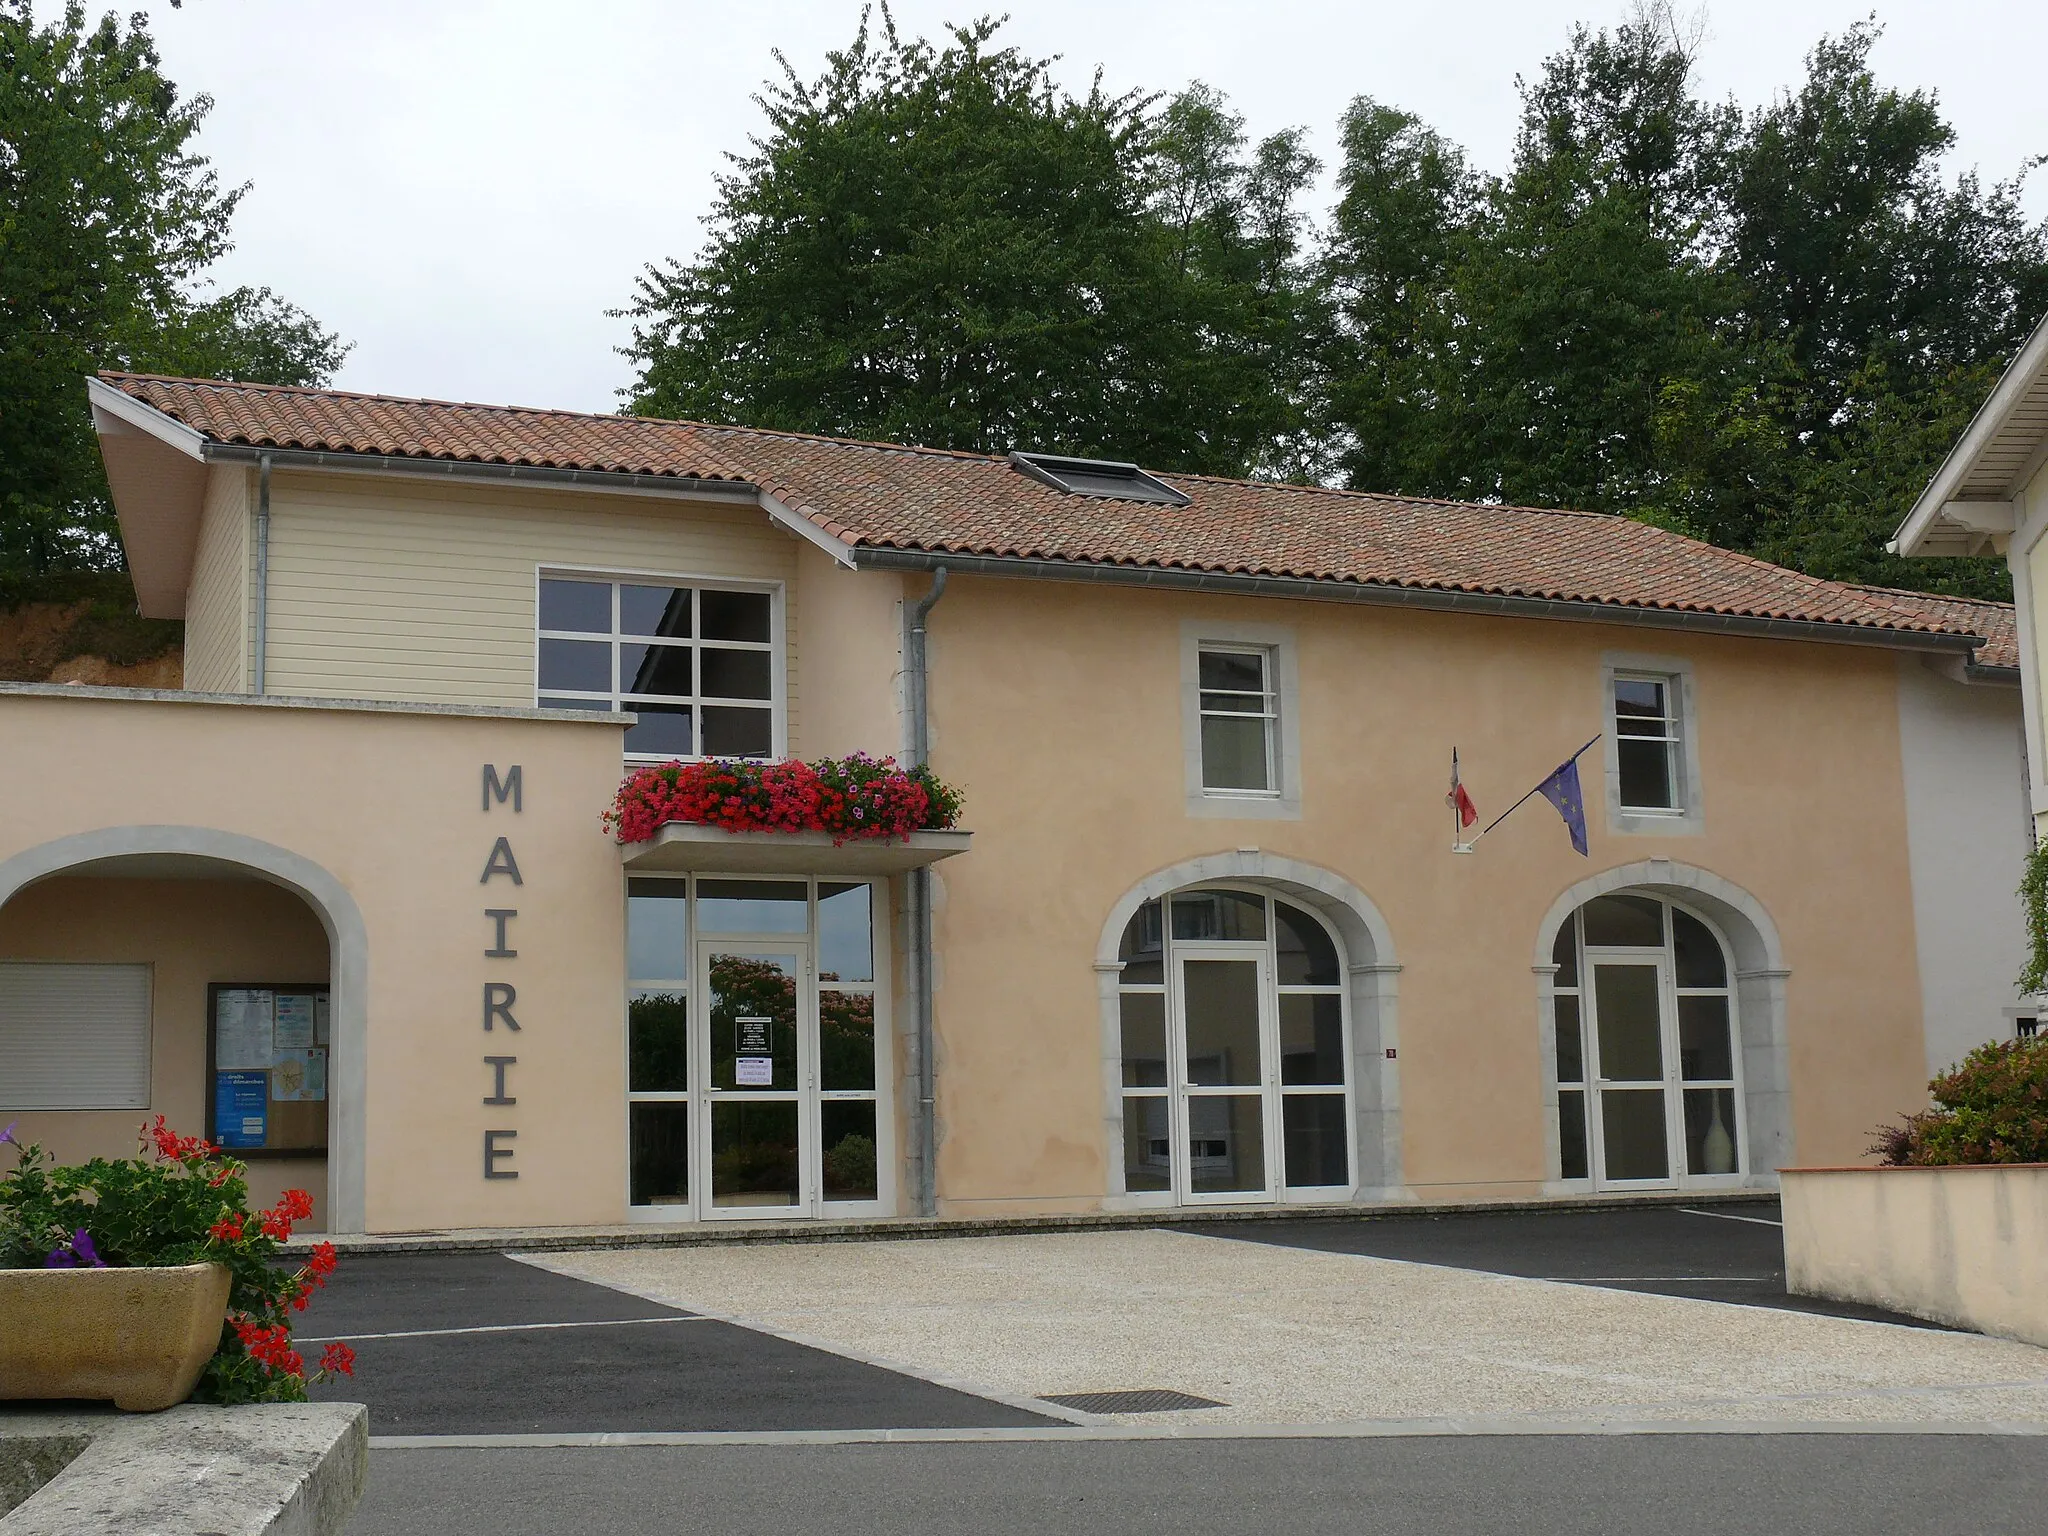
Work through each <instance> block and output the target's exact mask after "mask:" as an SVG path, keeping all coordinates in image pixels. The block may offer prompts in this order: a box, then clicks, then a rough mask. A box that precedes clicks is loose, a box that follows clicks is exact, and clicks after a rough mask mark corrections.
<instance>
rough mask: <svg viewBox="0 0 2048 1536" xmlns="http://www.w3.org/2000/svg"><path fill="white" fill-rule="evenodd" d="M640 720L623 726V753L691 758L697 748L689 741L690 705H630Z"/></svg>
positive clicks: (629, 707)
mask: <svg viewBox="0 0 2048 1536" xmlns="http://www.w3.org/2000/svg"><path fill="white" fill-rule="evenodd" d="M627 708H628V709H630V710H631V711H632V712H633V713H634V714H636V715H638V716H639V717H640V718H639V720H637V721H636V722H635V723H634V724H632V725H629V726H627V727H626V750H627V751H628V752H644V753H647V754H649V755H651V756H656V757H692V756H694V755H695V754H696V751H697V746H696V743H695V742H694V741H692V740H691V733H690V706H689V705H687V704H631V705H628V706H627Z"/></svg>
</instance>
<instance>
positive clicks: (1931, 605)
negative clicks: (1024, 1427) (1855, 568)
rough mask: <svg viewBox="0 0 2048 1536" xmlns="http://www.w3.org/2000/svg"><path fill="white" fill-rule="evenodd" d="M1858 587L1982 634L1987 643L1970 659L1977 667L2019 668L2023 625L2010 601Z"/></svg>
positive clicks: (1949, 626)
mask: <svg viewBox="0 0 2048 1536" xmlns="http://www.w3.org/2000/svg"><path fill="white" fill-rule="evenodd" d="M1855 590H1856V591H1858V592H1862V593H1866V594H1868V595H1869V596H1871V597H1873V598H1875V599H1877V600H1879V601H1881V602H1887V603H1892V604H1895V605H1897V606H1898V607H1901V608H1903V609H1905V610H1907V611H1908V612H1912V613H1918V614H1923V615H1925V616H1927V617H1928V618H1929V619H1931V620H1933V621H1934V622H1935V623H1936V624H1938V625H1940V626H1941V627H1942V628H1944V629H1952V630H1961V631H1963V632H1964V633H1966V634H1972V635H1981V636H1982V637H1983V639H1984V644H1983V645H1981V646H1980V647H1978V649H1977V652H1976V654H1975V655H1973V656H1972V657H1971V658H1970V660H1971V661H1972V662H1973V663H1974V664H1975V665H1977V666H1980V667H2003V668H2006V669H2007V670H2009V671H2014V672H2017V671H2018V670H2019V665H2020V625H2019V618H2018V616H2017V615H2016V614H2015V613H2014V611H2013V606H2012V604H2011V603H1994V602H1991V601H1989V600H1988V599H1986V598H1981V597H1944V596H1941V595H1939V594H1937V593H1933V592H1907V591H1904V590H1902V589H1901V588H1898V587H1865V586H1857V587H1856V588H1855Z"/></svg>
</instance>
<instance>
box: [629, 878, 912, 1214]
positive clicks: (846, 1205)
mask: <svg viewBox="0 0 2048 1536" xmlns="http://www.w3.org/2000/svg"><path fill="white" fill-rule="evenodd" d="M633 878H634V879H635V880H642V879H645V880H662V881H672V882H674V883H676V884H677V885H679V886H680V887H681V888H682V890H683V891H684V893H685V894H684V903H683V914H684V915H683V952H684V963H685V965H686V967H687V970H688V973H689V974H687V975H685V976H661V977H647V976H637V977H636V976H632V975H628V977H627V979H626V996H625V1000H624V1003H623V1004H622V1007H621V1010H620V1012H621V1016H622V1020H623V1027H622V1029H621V1032H620V1053H621V1074H622V1080H623V1081H624V1083H625V1085H626V1120H625V1126H624V1135H625V1138H626V1147H625V1152H626V1157H625V1181H624V1183H623V1185H622V1186H621V1188H620V1199H621V1201H622V1202H623V1203H624V1206H625V1210H626V1219H627V1220H628V1221H629V1222H633V1223H636V1224H638V1223H675V1222H733V1221H741V1222H743V1221H747V1220H755V1219H759V1220H774V1219H779V1220H787V1221H809V1220H844V1219H856V1218H867V1217H887V1216H893V1215H895V1214H896V1190H897V1184H898V1182H899V1176H900V1171H899V1169H898V1167H897V1153H896V1108H895V1085H896V1076H895V1075H896V1071H897V1063H896V1037H895V1033H894V1031H893V1030H892V1029H891V1028H890V1020H891V1019H892V1018H893V1017H894V1014H893V1013H892V1012H891V1009H892V1007H893V1002H892V998H891V993H890V976H891V974H892V972H891V969H890V968H891V966H892V964H893V958H892V954H891V948H890V938H891V931H890V923H891V921H892V907H891V903H890V883H889V881H888V880H886V879H882V878H871V877H865V876H858V875H849V876H844V877H841V876H836V875H776V874H762V873H761V872H759V871H754V872H752V873H748V872H744V871H734V872H727V873H720V872H719V871H716V870H704V871H700V872H697V873H692V874H683V873H674V874H647V875H635V876H634V877H633ZM706 880H746V881H755V880H765V881H770V882H789V883H802V884H804V885H806V886H807V887H808V892H807V898H806V918H805V927H804V931H803V932H802V933H800V934H793V933H762V934H743V933H717V934H705V933H702V932H700V931H699V929H698V926H697V901H698V894H697V893H698V886H699V884H700V883H701V882H703V881H706ZM820 885H865V886H867V887H868V902H869V907H868V942H869V943H870V944H871V945H872V946H873V967H872V968H873V970H874V979H873V980H872V981H840V980H837V979H834V980H831V981H829V982H828V981H824V980H822V979H821V978H820V975H819V964H818V887H819V886H820ZM620 894H621V901H622V902H624V901H630V900H631V887H630V885H627V886H624V887H623V888H622V890H621V893H620ZM621 917H622V918H623V917H625V912H624V909H623V908H622V909H621ZM713 940H715V941H716V942H717V943H719V944H720V945H731V946H735V947H741V948H744V947H747V946H750V945H751V946H753V947H755V948H759V949H765V950H777V949H781V950H794V951H796V952H798V953H799V954H800V955H801V956H803V960H802V975H801V977H800V979H799V982H798V987H799V998H798V1016H799V1018H800V1019H801V1020H802V1021H803V1022H802V1023H800V1024H799V1028H800V1029H801V1030H802V1031H803V1038H804V1040H805V1041H807V1042H808V1044H805V1045H803V1046H802V1047H800V1051H799V1062H800V1065H799V1068H798V1071H799V1074H800V1075H799V1086H798V1088H797V1089H795V1090H793V1091H792V1092H791V1094H790V1095H789V1096H790V1097H791V1098H792V1099H793V1100H795V1102H796V1103H797V1104H798V1105H799V1109H798V1115H799V1124H800V1125H804V1126H808V1127H810V1129H811V1130H812V1131H813V1132H814V1133H815V1131H816V1129H817V1127H818V1126H819V1125H820V1124H822V1107H823V1106H824V1105H826V1104H829V1103H832V1102H835V1101H872V1102H873V1104H874V1106H875V1198H874V1199H873V1200H827V1199H826V1198H825V1197H824V1186H823V1176H822V1168H821V1159H822V1157H823V1154H824V1148H823V1147H822V1146H821V1145H819V1138H818V1137H817V1136H816V1135H815V1134H813V1135H812V1136H811V1137H810V1146H809V1151H808V1155H807V1156H806V1157H805V1158H804V1160H803V1164H802V1168H801V1178H802V1180H803V1185H804V1199H803V1201H802V1202H800V1204H799V1206H798V1207H794V1208H793V1207H787V1206H771V1207H765V1208H761V1209H759V1210H756V1211H754V1212H753V1213H752V1214H751V1215H750V1208H748V1207H745V1206H717V1205H713V1204H712V1202H711V1199H710V1186H709V1183H708V1180H709V1177H710V1158H709V1156H708V1153H709V1149H710V1145H711V1128H710V1127H711V1120H710V1117H711V1105H712V1100H713V1094H712V1092H711V1091H710V1081H711V1052H710V1046H709V1043H708V1041H709V1037H708V1035H707V1034H706V1033H705V1031H706V1027H707V1026H706V1022H705V1019H704V1018H703V1017H702V1016H700V1014H699V1011H698V1010H699V1009H700V1008H702V1007H703V1006H704V1004H705V1000H706V999H707V998H708V997H709V996H710V987H709V982H708V978H707V977H706V976H705V975H704V974H703V966H702V965H701V964H700V963H699V962H700V960H701V959H702V953H701V951H702V949H703V946H704V945H705V944H706V943H708V942H711V941H713ZM626 969H627V971H628V972H630V971H631V970H632V962H631V957H630V955H628V957H627V964H626ZM655 988H658V989H660V990H663V991H667V992H672V993H676V994H678V995H680V996H682V997H683V998H684V999H685V1005H686V1007H687V1008H688V1009H689V1019H690V1024H689V1081H690V1084H691V1086H690V1087H688V1088H677V1089H635V1088H634V1087H633V1076H632V1073H633V1018H632V999H633V995H634V993H635V992H636V991H640V990H645V989H655ZM821 991H830V992H853V993H862V994H865V995H866V996H869V997H871V998H873V999H874V1015H875V1086H874V1088H873V1089H872V1090H869V1089H864V1088H860V1089H853V1088H825V1087H822V1086H821V1085H820V1084H819V1083H818V1081H817V1072H818V1064H817V1061H816V1052H815V1045H816V1042H817V1038H818V1029H819V1020H818V1018H817V998H818V993H819V992H821ZM664 1103H666V1104H682V1105H685V1106H687V1108H688V1111H689V1128H688V1132H687V1134H688V1136H689V1186H690V1193H689V1199H687V1200H684V1201H678V1202H677V1203H675V1204H673V1205H635V1204H634V1203H633V1152H632V1136H633V1129H632V1113H633V1111H632V1106H633V1105H635V1104H664Z"/></svg>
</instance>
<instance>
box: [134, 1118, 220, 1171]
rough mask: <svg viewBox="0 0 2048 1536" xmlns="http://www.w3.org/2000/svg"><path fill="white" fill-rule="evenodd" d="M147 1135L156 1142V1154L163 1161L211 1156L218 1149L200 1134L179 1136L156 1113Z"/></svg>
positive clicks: (184, 1160) (180, 1161)
mask: <svg viewBox="0 0 2048 1536" xmlns="http://www.w3.org/2000/svg"><path fill="white" fill-rule="evenodd" d="M149 1136H150V1139H151V1140H152V1141H154V1142H155V1143H156V1155H157V1156H158V1157H160V1158H162V1159H163V1160H164V1161H165V1162H172V1163H182V1162H186V1161H188V1160H190V1159H192V1158H195V1157H212V1156H213V1155H214V1154H215V1153H216V1152H218V1151H220V1148H219V1147H216V1146H215V1145H214V1144H213V1143H212V1142H210V1141H208V1140H206V1139H205V1138H204V1137H200V1136H180V1135H179V1134H178V1133H177V1132H176V1131H174V1130H172V1129H171V1128H170V1127H169V1126H168V1125H167V1124H165V1122H164V1117H163V1116H162V1115H158V1116H157V1117H156V1124H155V1125H153V1126H151V1127H150V1128H149Z"/></svg>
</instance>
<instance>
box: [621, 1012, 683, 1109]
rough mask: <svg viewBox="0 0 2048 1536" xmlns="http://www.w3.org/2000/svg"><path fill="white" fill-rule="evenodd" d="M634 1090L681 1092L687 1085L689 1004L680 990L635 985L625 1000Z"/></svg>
mask: <svg viewBox="0 0 2048 1536" xmlns="http://www.w3.org/2000/svg"><path fill="white" fill-rule="evenodd" d="M626 1015H627V1020H628V1023H629V1032H628V1039H629V1041H630V1049H629V1052H628V1055H629V1058H630V1066H631V1070H630V1072H629V1073H628V1075H627V1086H628V1087H630V1088H631V1089H632V1090H633V1092H635V1093H681V1092H683V1091H684V1090H685V1089H687V1088H688V1087H689V1086H690V1003H689V998H688V996H687V995H686V994H684V993H682V992H668V991H658V990H655V989H651V988H644V987H643V988H636V989H635V990H634V994H633V996H632V997H630V998H628V999H627V1000H626Z"/></svg>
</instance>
